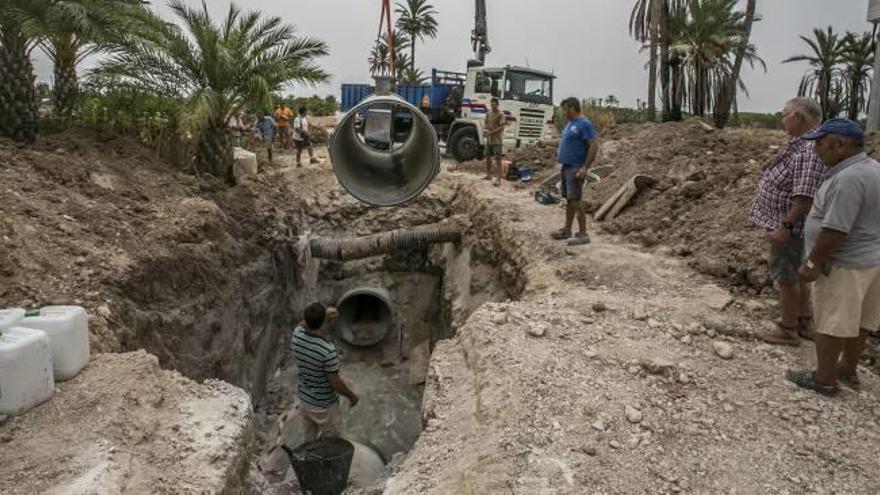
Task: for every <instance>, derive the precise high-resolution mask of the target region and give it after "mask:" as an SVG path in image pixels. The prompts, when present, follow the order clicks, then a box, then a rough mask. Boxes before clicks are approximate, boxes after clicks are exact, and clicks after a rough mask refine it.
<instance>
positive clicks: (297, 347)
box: [258, 303, 360, 476]
mask: <svg viewBox="0 0 880 495" xmlns="http://www.w3.org/2000/svg"><path fill="white" fill-rule="evenodd" d="M336 317H337V312H336V308H332V307H330V308H325V307H324V305H323V304H321V303H312V304H310V305H309V306H308V307H306V310H305V312H304V314H303V321H302V322H300V324H299V325H298V326H297V327H296V329H295V330H294V331H293V337H292V339H291V340H292V342H291V356H292V358H293V360H294V363H295V364H296V368H297V373H296V376H297V387H296V404H295V406H294V407H293V409H291V410H290V411H288V412H286V413H284V414H282V415H281V416H280V417H279V418H278V427H279V428H278V433H277V435H276V438H275V441H274V443H273V444H272V446H271V447H270V448H269V450H268V451H267V452H266V455H265V456H264V457H263V459H261V460H260V462H259V464H258V467H259V469H260V471H261V472H262V473H263V474H264V475H270V476H271V475H274V476H284V472H285V471H286V466H287V463H286V457H285V456H284V453H283V452H282V451H281V445H287V446H288V447H296V446H297V445H299V444H301V443H305V442H310V441H312V440H315V439H316V438H318V437H324V436H337V437H339V436H342V432H343V423H342V411H341V410H340V407H339V396H340V395H342V396H344V397H346V398H347V399H348V401H349V405H350V406H351V407H354V406H356V405H357V403H358V401H359V400H360V398H359V397H358V396H357V394H355V393H354V392H353V391H352V390H351V388H349V386H348V384H347V383H345V380H343V379H342V377H340V376H339V371H340V363H339V354H338V352H337V351H336V345H334V344H333V342H332V341H331V340H330V339H329V338H328V337H327V335H328V332H329V328H330V327H331V326H332V325H333V322H334V321H335V320H336ZM297 416H298V417H299V420H300V426H301V428H302V436H301V437H300V438H298V439H296V440H298V442H295V441H294V442H291V440H292V437H293V436H294V435H293V434H292V433H293V432H292V431H291V430H292V429H293V428H291V426H294V425H292V424H291V423H292V422H293V421H294V420H295V419H296V417H297ZM292 443H295V445H294V444H292Z"/></svg>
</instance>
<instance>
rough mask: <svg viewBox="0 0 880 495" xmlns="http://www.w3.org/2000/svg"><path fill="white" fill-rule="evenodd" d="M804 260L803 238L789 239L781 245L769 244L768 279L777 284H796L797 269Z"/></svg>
mask: <svg viewBox="0 0 880 495" xmlns="http://www.w3.org/2000/svg"><path fill="white" fill-rule="evenodd" d="M803 260H804V239H803V237H796V238H792V239H789V241H788V242H786V243H785V245H783V246H782V247H776V245H775V244H772V243H771V244H770V258H769V260H768V261H769V263H768V264H769V271H770V279H771V280H773V281H774V282H776V283H779V284H786V285H791V284H796V283H797V281H798V269H799V268H800V267H801V263H802V262H803Z"/></svg>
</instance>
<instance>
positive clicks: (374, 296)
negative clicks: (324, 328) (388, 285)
mask: <svg viewBox="0 0 880 495" xmlns="http://www.w3.org/2000/svg"><path fill="white" fill-rule="evenodd" d="M337 310H338V311H339V318H338V319H337V321H336V331H337V333H338V334H339V336H340V338H342V340H343V341H345V342H346V343H348V344H351V345H353V346H357V347H369V346H373V345H376V344H378V343H380V342H382V341H383V340H385V338H386V337H387V336H388V335H389V334H390V333H391V330H392V329H393V328H394V311H393V310H392V306H391V295H390V294H389V293H388V291H386V290H384V289H379V288H373V287H361V288H357V289H354V290H351V291H349V292H346V293H345V295H343V296H342V298H341V299H340V300H339V304H338V306H337Z"/></svg>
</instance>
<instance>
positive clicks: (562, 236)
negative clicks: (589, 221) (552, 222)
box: [550, 229, 571, 241]
mask: <svg viewBox="0 0 880 495" xmlns="http://www.w3.org/2000/svg"><path fill="white" fill-rule="evenodd" d="M550 237H551V238H552V239H555V240H557V241H564V240H567V239H570V238H571V232H569V231H567V230H564V229H559V230H557V231H556V232H552V233H551V234H550Z"/></svg>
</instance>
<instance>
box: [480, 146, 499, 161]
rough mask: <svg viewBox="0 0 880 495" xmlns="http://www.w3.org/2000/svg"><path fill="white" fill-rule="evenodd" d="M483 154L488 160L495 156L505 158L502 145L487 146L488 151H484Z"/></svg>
mask: <svg viewBox="0 0 880 495" xmlns="http://www.w3.org/2000/svg"><path fill="white" fill-rule="evenodd" d="M483 154H484V155H485V156H486V158H489V157H490V156H494V157H495V158H499V159H500V158H501V157H503V156H504V147H503V146H502V145H500V144H487V145H486V149H485V150H484V151H483Z"/></svg>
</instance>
